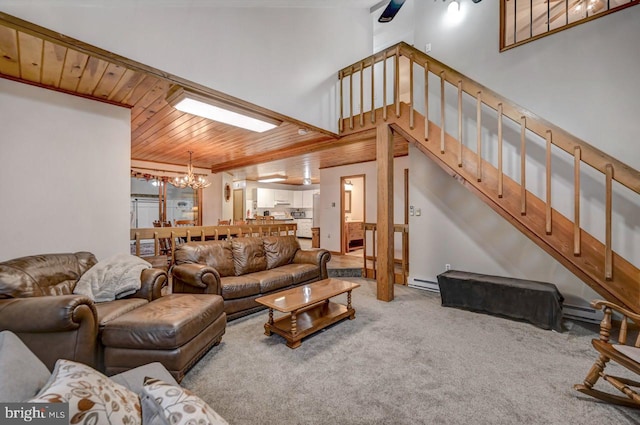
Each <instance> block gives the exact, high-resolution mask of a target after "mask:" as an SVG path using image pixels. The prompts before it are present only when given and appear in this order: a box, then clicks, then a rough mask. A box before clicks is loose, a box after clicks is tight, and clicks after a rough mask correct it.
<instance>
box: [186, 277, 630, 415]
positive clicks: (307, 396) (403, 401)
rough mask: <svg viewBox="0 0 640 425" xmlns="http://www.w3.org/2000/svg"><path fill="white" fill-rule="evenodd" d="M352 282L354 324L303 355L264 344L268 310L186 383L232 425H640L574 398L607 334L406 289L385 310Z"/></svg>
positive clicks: (226, 340)
mask: <svg viewBox="0 0 640 425" xmlns="http://www.w3.org/2000/svg"><path fill="white" fill-rule="evenodd" d="M348 279H352V280H353V281H356V282H359V283H360V284H361V285H362V286H361V287H360V288H358V289H357V290H355V291H354V292H353V304H354V307H355V309H356V319H355V320H352V321H350V320H345V321H343V322H340V323H337V324H335V325H333V326H332V327H330V328H329V329H326V330H325V331H322V332H319V333H318V334H316V335H314V336H312V337H309V338H306V339H305V340H303V342H302V345H301V346H300V348H298V349H295V350H291V349H289V348H287V346H286V345H285V343H284V339H282V338H281V337H279V336H277V335H273V336H271V337H267V336H265V335H264V329H263V327H262V325H263V324H264V322H265V321H266V320H267V312H266V311H264V312H260V313H256V314H254V315H252V316H249V317H246V318H242V319H239V320H235V321H232V322H230V323H229V324H228V326H227V333H226V334H225V336H224V337H223V339H222V343H221V344H220V345H219V346H218V347H214V348H213V349H212V350H211V351H209V353H207V355H206V356H205V357H204V358H203V359H202V360H201V361H200V362H199V363H198V364H197V365H196V366H195V367H194V368H193V369H192V370H191V371H190V372H189V373H188V374H187V376H186V378H185V379H184V381H183V382H182V384H183V385H184V386H185V387H187V388H190V389H192V390H193V391H194V392H195V393H196V394H198V395H200V396H201V397H202V398H203V399H204V400H205V401H207V402H208V403H210V404H211V406H212V407H213V408H214V409H215V410H217V411H218V412H219V413H220V414H221V415H222V416H223V417H225V418H226V419H227V420H228V421H229V423H230V424H231V425H241V424H251V425H261V424H265V425H266V424H274V425H275V424H278V425H285V424H323V425H324V424H367V425H370V424H505V425H506V424H508V425H514V424H562V425H567V424H580V425H587V424H598V425H602V424H618V425H626V424H640V413H638V412H636V411H633V410H631V409H627V408H622V407H617V406H612V405H609V404H605V403H601V402H598V401H596V400H595V399H592V398H590V397H587V396H584V395H582V394H580V393H577V392H575V391H574V390H573V389H572V386H573V384H576V383H580V382H582V380H583V379H584V376H585V374H586V373H587V371H588V369H589V367H590V366H591V364H592V363H593V361H594V359H595V356H596V354H595V353H596V352H595V350H593V349H592V348H591V344H590V340H591V338H593V337H596V336H597V333H596V332H597V327H592V326H587V325H583V324H580V323H578V322H566V323H565V325H566V327H568V328H569V329H568V330H566V331H564V332H563V333H556V332H552V331H545V330H542V329H538V328H536V327H534V326H533V325H530V324H527V323H521V322H515V321H511V320H507V319H502V318H498V317H493V316H488V315H483V314H477V313H472V312H467V311H462V310H457V309H452V308H444V307H441V306H440V297H439V295H438V294H433V293H429V292H425V291H421V290H418V289H413V288H408V287H401V286H396V288H395V291H396V299H395V300H394V301H393V302H390V303H385V302H380V301H377V300H376V297H375V282H374V281H370V280H365V279H361V278H348ZM345 298H346V297H343V298H341V299H342V300H343V302H344V300H345ZM612 369H615V370H616V372H618V373H621V374H623V375H624V372H622V371H620V370H619V368H615V365H614V366H613V367H612ZM601 385H602V384H600V383H599V384H598V386H600V388H606V387H603V386H601Z"/></svg>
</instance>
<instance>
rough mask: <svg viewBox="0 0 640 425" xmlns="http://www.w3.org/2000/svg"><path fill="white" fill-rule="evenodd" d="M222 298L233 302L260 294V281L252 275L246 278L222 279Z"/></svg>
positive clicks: (228, 277)
mask: <svg viewBox="0 0 640 425" xmlns="http://www.w3.org/2000/svg"><path fill="white" fill-rule="evenodd" d="M220 285H221V286H222V298H224V299H225V300H232V299H234V298H243V297H248V296H251V295H258V294H259V293H260V281H259V280H258V279H256V278H255V277H254V275H253V273H252V274H249V275H244V276H227V277H222V278H220Z"/></svg>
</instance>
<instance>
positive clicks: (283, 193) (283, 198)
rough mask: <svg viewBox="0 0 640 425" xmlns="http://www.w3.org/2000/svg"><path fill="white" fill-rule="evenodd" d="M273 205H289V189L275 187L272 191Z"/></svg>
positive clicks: (290, 200) (290, 197) (290, 198)
mask: <svg viewBox="0 0 640 425" xmlns="http://www.w3.org/2000/svg"><path fill="white" fill-rule="evenodd" d="M274 196H275V199H274V201H275V205H291V202H292V193H291V191H290V190H280V189H276V190H275V191H274Z"/></svg>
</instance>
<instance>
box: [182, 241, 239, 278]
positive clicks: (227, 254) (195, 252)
mask: <svg viewBox="0 0 640 425" xmlns="http://www.w3.org/2000/svg"><path fill="white" fill-rule="evenodd" d="M175 262H176V264H206V265H207V266H209V267H213V268H214V269H216V270H217V271H218V273H219V274H220V276H221V277H222V276H235V274H236V269H235V266H234V263H233V252H232V249H231V242H229V241H226V240H225V241H204V242H188V243H185V244H182V245H180V246H178V247H177V248H176V254H175Z"/></svg>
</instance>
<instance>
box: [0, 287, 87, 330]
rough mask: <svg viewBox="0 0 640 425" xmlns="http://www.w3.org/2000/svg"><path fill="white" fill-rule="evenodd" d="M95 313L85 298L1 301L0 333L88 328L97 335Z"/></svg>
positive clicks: (69, 296)
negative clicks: (93, 329)
mask: <svg viewBox="0 0 640 425" xmlns="http://www.w3.org/2000/svg"><path fill="white" fill-rule="evenodd" d="M97 317H98V313H97V312H96V307H95V305H94V303H93V301H92V300H91V299H90V298H89V297H86V296H84V295H57V296H48V297H32V298H8V299H3V300H0V329H8V330H11V331H13V332H15V333H18V332H64V331H71V330H76V329H78V328H79V327H80V326H81V325H85V324H88V325H89V326H90V327H93V328H95V331H96V334H97V333H98V321H97Z"/></svg>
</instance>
